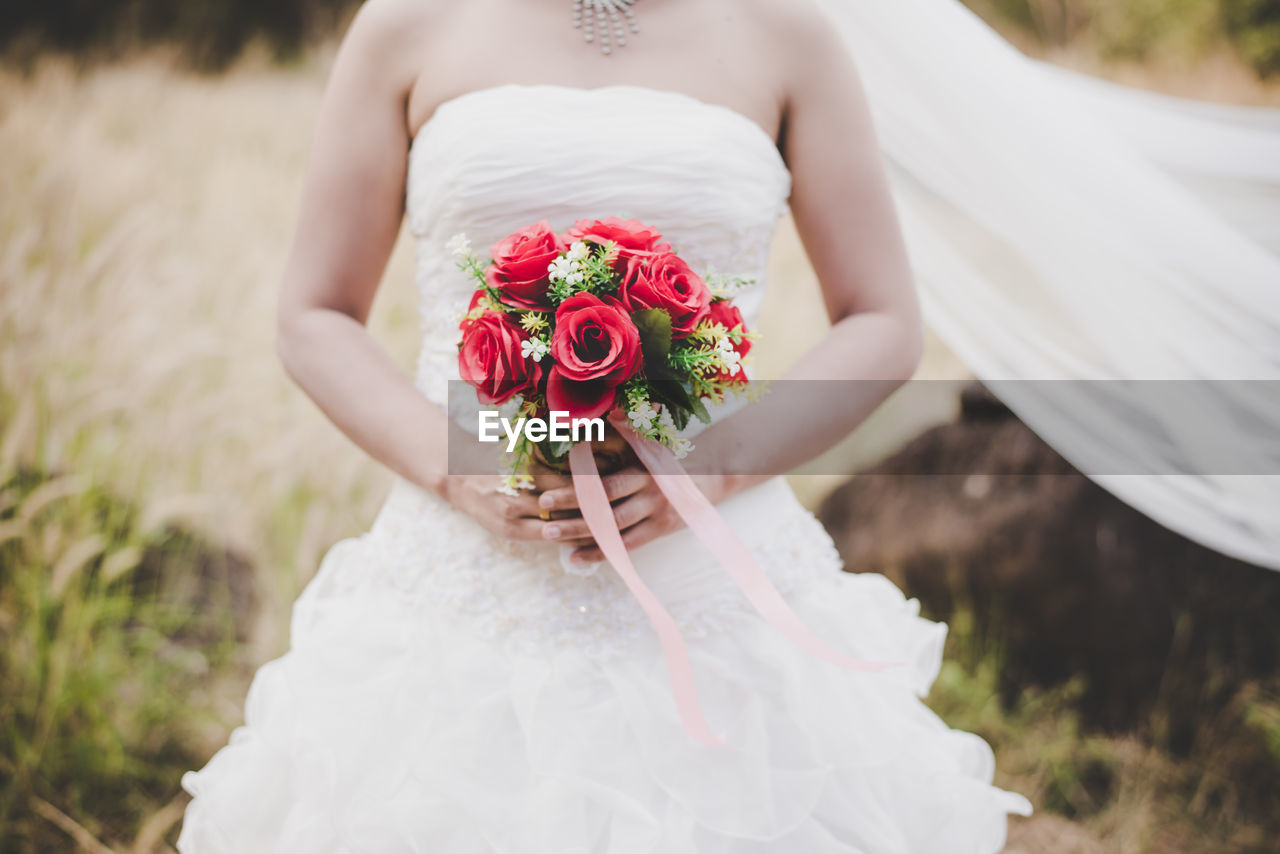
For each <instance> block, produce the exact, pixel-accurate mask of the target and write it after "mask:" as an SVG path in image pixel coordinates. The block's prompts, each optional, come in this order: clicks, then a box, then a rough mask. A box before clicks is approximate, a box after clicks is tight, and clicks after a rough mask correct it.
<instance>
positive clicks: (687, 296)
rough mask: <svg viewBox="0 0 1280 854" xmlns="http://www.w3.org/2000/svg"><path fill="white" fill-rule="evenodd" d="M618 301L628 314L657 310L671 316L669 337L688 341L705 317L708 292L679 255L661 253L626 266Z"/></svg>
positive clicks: (709, 293) (639, 258)
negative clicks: (647, 309)
mask: <svg viewBox="0 0 1280 854" xmlns="http://www.w3.org/2000/svg"><path fill="white" fill-rule="evenodd" d="M618 297H619V298H620V299H621V300H622V304H623V305H625V306H626V307H627V310H628V311H640V310H641V309H645V308H660V309H662V310H663V311H665V312H666V313H667V314H669V315H671V337H672V338H687V337H688V336H689V333H691V332H693V328H694V327H695V326H697V325H698V324H699V323H700V322H701V321H702V319H703V318H705V317H706V316H707V311H708V309H709V308H710V305H711V291H709V290H707V284H706V282H704V281H702V279H701V278H700V277H699V276H698V274H697V273H695V272H693V270H692V269H691V268H690V267H689V265H688V264H686V263H685V262H684V259H682V258H681V257H680V256H678V255H673V254H671V253H664V254H661V255H654V256H652V257H643V256H639V257H635V258H632V259H630V260H629V261H628V262H627V267H626V269H625V271H624V272H623V274H622V282H621V283H620V284H619V285H618Z"/></svg>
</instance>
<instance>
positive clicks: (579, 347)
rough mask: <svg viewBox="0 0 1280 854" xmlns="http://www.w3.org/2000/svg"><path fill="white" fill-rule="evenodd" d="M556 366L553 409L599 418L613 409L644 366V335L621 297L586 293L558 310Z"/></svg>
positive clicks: (550, 382)
mask: <svg viewBox="0 0 1280 854" xmlns="http://www.w3.org/2000/svg"><path fill="white" fill-rule="evenodd" d="M551 356H552V358H554V359H555V362H556V364H555V366H554V367H552V368H551V371H550V372H549V373H548V375H547V405H548V406H549V407H550V408H551V409H553V410H561V411H567V412H568V413H569V415H570V417H573V418H597V417H599V416H601V415H603V414H604V413H606V412H608V411H609V410H610V409H611V408H612V407H613V400H614V397H615V395H616V390H617V387H618V386H619V385H621V384H622V383H624V382H626V381H627V380H628V379H630V378H631V377H633V376H635V374H636V373H637V372H638V371H639V370H640V368H641V367H643V366H644V355H643V353H642V352H641V350H640V331H639V330H638V329H636V325H635V324H634V323H632V322H631V316H630V315H629V314H627V311H626V309H624V308H623V307H622V305H621V303H619V302H618V301H617V300H616V299H613V298H612V297H606V298H604V299H601V298H600V297H598V296H596V295H594V294H589V293H581V294H576V295H574V296H571V297H569V298H568V299H567V300H565V301H564V302H562V303H561V304H560V307H559V308H558V309H556V329H555V332H553V333H552V335H551Z"/></svg>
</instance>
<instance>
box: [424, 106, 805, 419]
mask: <svg viewBox="0 0 1280 854" xmlns="http://www.w3.org/2000/svg"><path fill="white" fill-rule="evenodd" d="M790 191H791V174H790V172H789V171H788V170H787V167H786V164H785V163H784V162H783V159H782V156H781V155H780V153H779V152H778V149H777V147H776V145H775V144H774V141H773V140H772V139H771V138H770V137H769V135H768V133H766V132H765V130H764V129H763V128H762V127H760V125H758V124H757V123H756V122H754V121H753V120H751V119H749V118H748V117H747V116H745V115H743V114H741V113H739V112H737V111H735V110H733V109H731V108H729V107H726V106H721V105H717V104H711V103H707V102H705V101H701V100H699V99H697V98H694V97H693V96H691V95H686V94H684V93H681V92H675V91H668V90H661V89H650V88H647V87H642V86H625V85H615V86H602V87H598V88H593V89H581V88H574V87H569V86H559V85H553V84H507V85H502V86H495V87H491V88H487V89H479V90H476V91H473V92H468V93H466V94H463V95H460V96H458V97H456V98H452V99H450V100H448V101H445V102H444V103H442V104H441V105H440V106H438V107H437V108H436V111H435V113H434V114H433V115H432V116H431V118H430V119H428V120H427V122H426V124H425V125H423V127H422V128H421V129H420V130H419V131H418V133H417V135H416V136H415V137H414V140H413V144H412V146H411V147H410V150H409V168H408V181H407V186H406V209H407V215H408V221H409V229H410V232H411V233H412V234H413V236H414V238H415V239H416V241H417V243H416V277H417V283H418V288H419V306H420V310H421V314H422V320H423V343H422V351H421V355H420V357H419V360H418V372H417V382H418V386H419V388H421V389H422V390H423V391H424V392H425V393H426V394H427V396H428V397H430V398H431V399H432V400H435V401H437V402H443V401H444V400H445V398H446V393H447V385H446V384H447V382H448V381H449V380H454V379H457V364H456V363H457V348H456V345H457V338H458V329H457V321H458V318H459V317H460V315H461V312H462V310H463V309H464V307H465V306H466V304H467V301H468V299H469V298H470V295H471V291H472V290H473V288H474V282H473V281H472V280H471V279H470V278H469V277H468V276H467V275H466V274H464V273H462V272H461V271H460V270H458V268H457V266H456V264H455V259H454V257H453V256H452V255H451V253H450V252H449V250H448V248H447V247H446V244H447V243H448V241H449V239H450V238H451V237H452V236H453V235H455V234H457V233H459V232H465V233H466V235H467V236H468V238H470V240H471V243H472V245H473V246H474V247H475V249H476V251H477V252H478V253H479V254H480V255H481V257H482V258H485V257H487V256H488V250H489V247H490V246H491V245H492V244H493V243H494V242H496V241H497V240H498V239H500V238H501V237H503V236H505V235H506V234H509V233H510V232H512V231H514V230H515V229H517V228H519V227H521V226H524V225H528V224H530V223H534V222H538V221H539V220H546V221H547V222H549V223H550V224H551V226H552V228H555V229H558V230H560V229H565V228H567V227H568V226H570V225H571V224H572V223H573V222H574V221H575V220H577V219H580V218H584V217H590V218H596V217H607V216H620V217H624V218H625V217H634V218H636V219H640V220H642V221H644V222H646V223H648V224H650V225H653V226H655V227H657V228H658V229H660V230H661V231H662V233H663V234H664V235H665V236H666V238H667V239H668V240H669V242H670V243H671V244H672V246H673V247H674V248H675V249H676V251H677V252H679V253H680V255H681V256H682V257H683V258H684V259H685V260H686V261H688V262H689V263H690V264H691V265H692V266H693V268H694V269H695V270H698V271H699V272H702V273H708V272H715V273H724V274H735V275H743V276H751V277H754V278H755V279H756V283H755V284H754V285H753V286H751V287H748V288H745V289H743V290H741V291H739V292H738V293H737V295H736V296H735V301H736V303H737V305H738V306H739V308H741V310H742V312H743V316H744V318H745V319H746V321H747V324H748V325H749V326H754V325H755V321H756V318H757V316H758V314H759V310H760V303H761V300H762V299H763V296H764V273H765V264H766V261H767V257H768V250H769V242H770V239H771V237H772V235H773V231H774V229H775V228H776V227H777V223H778V219H779V217H780V216H781V215H782V213H783V211H784V210H785V207H786V203H787V198H788V196H789V195H790Z"/></svg>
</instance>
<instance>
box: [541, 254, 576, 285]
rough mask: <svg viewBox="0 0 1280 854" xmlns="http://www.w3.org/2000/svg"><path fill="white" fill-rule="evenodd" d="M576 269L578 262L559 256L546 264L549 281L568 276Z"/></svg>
mask: <svg viewBox="0 0 1280 854" xmlns="http://www.w3.org/2000/svg"><path fill="white" fill-rule="evenodd" d="M577 269H578V262H577V261H573V260H571V259H569V258H566V257H564V256H561V257H559V258H557V259H556V260H554V261H552V262H551V263H550V264H548V265H547V273H548V274H549V275H550V277H551V281H553V282H555V281H558V280H560V279H563V278H566V277H568V276H569V275H570V274H572V273H573V272H574V271H575V270H577Z"/></svg>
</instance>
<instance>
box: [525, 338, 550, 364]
mask: <svg viewBox="0 0 1280 854" xmlns="http://www.w3.org/2000/svg"><path fill="white" fill-rule="evenodd" d="M549 352H551V347H550V345H549V344H547V342H546V341H543V340H542V339H541V338H526V339H524V340H523V341H521V342H520V355H521V356H523V357H524V358H526V359H533V360H534V361H535V362H541V361H542V357H543V356H545V355H547V353H549Z"/></svg>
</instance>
